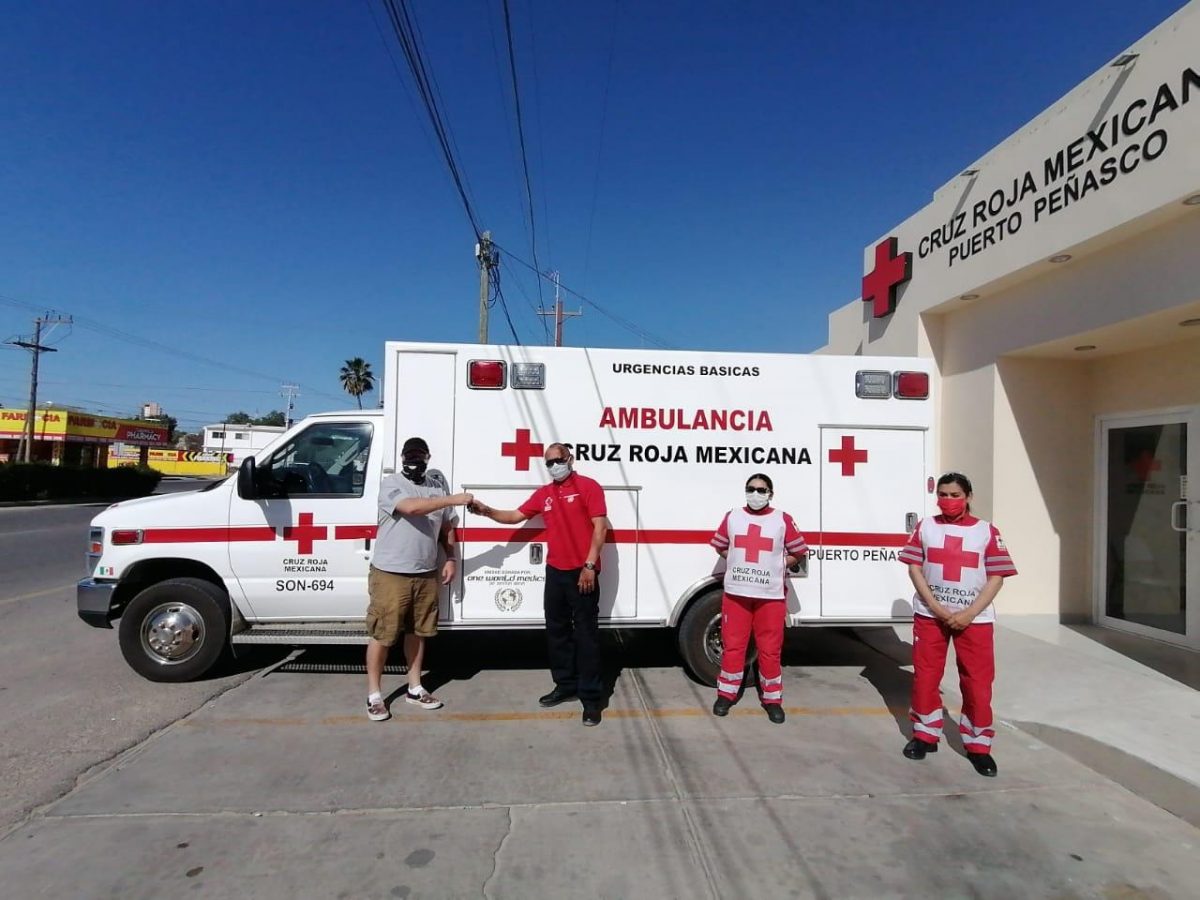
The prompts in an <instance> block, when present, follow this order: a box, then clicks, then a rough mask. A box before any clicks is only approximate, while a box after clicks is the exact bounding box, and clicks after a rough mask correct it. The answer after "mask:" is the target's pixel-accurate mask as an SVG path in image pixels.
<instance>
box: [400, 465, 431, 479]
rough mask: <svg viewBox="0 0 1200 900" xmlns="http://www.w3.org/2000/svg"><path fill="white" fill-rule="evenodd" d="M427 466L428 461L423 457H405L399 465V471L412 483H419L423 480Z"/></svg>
mask: <svg viewBox="0 0 1200 900" xmlns="http://www.w3.org/2000/svg"><path fill="white" fill-rule="evenodd" d="M428 467H429V463H428V462H426V461H425V460H423V459H406V460H404V462H403V464H402V465H401V466H400V471H401V473H402V474H403V475H404V477H405V478H407V479H408V480H409V481H411V482H412V483H413V484H421V483H423V482H424V481H425V470H426V469H427V468H428Z"/></svg>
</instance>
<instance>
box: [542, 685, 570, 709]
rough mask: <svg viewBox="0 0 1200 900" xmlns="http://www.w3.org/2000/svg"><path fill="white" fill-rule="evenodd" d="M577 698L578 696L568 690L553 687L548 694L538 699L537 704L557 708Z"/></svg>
mask: <svg viewBox="0 0 1200 900" xmlns="http://www.w3.org/2000/svg"><path fill="white" fill-rule="evenodd" d="M577 696H578V694H576V693H575V691H573V690H571V689H570V688H561V687H555V688H554V690H552V691H551V692H550V693H548V694H543V695H542V696H541V697H538V703H540V704H541V705H542V706H558V704H560V703H566V702H567V701H568V700H574V699H575V698H576V697H577Z"/></svg>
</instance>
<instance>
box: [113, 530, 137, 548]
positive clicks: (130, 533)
mask: <svg viewBox="0 0 1200 900" xmlns="http://www.w3.org/2000/svg"><path fill="white" fill-rule="evenodd" d="M141 542H142V532H141V531H139V530H137V529H133V528H125V529H118V530H116V531H114V532H113V533H112V543H113V546H114V547H123V546H127V545H129V544H140V543H141Z"/></svg>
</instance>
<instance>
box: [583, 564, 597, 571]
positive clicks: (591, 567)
mask: <svg viewBox="0 0 1200 900" xmlns="http://www.w3.org/2000/svg"><path fill="white" fill-rule="evenodd" d="M583 567H584V568H585V569H587V570H588V571H589V572H595V571H596V564H595V563H594V562H585V563H584V564H583Z"/></svg>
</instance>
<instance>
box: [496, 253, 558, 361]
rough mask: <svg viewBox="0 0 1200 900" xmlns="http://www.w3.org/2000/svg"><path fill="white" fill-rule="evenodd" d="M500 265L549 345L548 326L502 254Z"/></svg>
mask: <svg viewBox="0 0 1200 900" xmlns="http://www.w3.org/2000/svg"><path fill="white" fill-rule="evenodd" d="M500 265H502V266H503V267H504V268H506V269H507V270H508V273H509V274H510V275H512V276H513V279H512V280H513V283H514V284H516V286H517V290H518V291H520V292H521V297H522V298H523V299H524V300H525V305H526V306H528V307H529V310H530V312H532V313H533V315H534V316H535V317H536V318H537V321H538V324H539V325H541V326H542V336H543V337H545V339H546V343H547V344H549V343H550V325H549V324H548V323H547V322H546V320H545V318H544V317H543V316H542V315H541V314H540V313H539V312H538V308H537V304H535V303H534V302H533V300H532V298H530V296H529V292H528V291H526V290H525V286H524V285H522V284H521V282H520V279H518V278H517V277H516V270H515V269H514V268H513V267H512V266H510V265H509V264H508V261H507V260H505V258H504V256H503V254H501V255H500Z"/></svg>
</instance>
